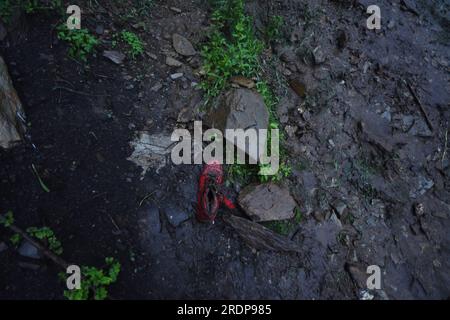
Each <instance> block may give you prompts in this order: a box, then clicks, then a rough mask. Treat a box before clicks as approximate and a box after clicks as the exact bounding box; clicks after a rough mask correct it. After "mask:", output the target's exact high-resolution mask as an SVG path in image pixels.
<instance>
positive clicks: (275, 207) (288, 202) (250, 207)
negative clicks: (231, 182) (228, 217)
mask: <svg viewBox="0 0 450 320" xmlns="http://www.w3.org/2000/svg"><path fill="white" fill-rule="evenodd" d="M238 203H239V205H240V206H241V208H242V209H244V211H245V213H246V214H247V215H248V216H249V217H250V218H251V219H252V220H253V221H257V222H259V221H275V220H286V219H291V218H293V217H294V215H295V212H294V209H295V207H296V205H297V204H296V203H295V200H294V199H293V198H292V197H291V195H290V193H289V190H288V189H287V188H284V187H280V186H278V185H276V184H274V183H265V184H260V185H250V186H248V187H246V188H244V189H243V190H242V191H241V193H240V194H239V197H238Z"/></svg>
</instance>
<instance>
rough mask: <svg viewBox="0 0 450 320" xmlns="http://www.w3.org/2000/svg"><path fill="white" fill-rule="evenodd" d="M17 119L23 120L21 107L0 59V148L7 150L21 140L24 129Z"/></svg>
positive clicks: (3, 63)
mask: <svg viewBox="0 0 450 320" xmlns="http://www.w3.org/2000/svg"><path fill="white" fill-rule="evenodd" d="M19 117H22V118H24V111H23V107H22V104H21V103H20V100H19V97H18V96H17V92H16V90H15V89H14V87H13V84H12V81H11V78H10V77H9V73H8V69H7V67H6V64H5V61H4V60H3V58H2V57H0V147H2V148H5V149H7V148H10V147H12V146H13V145H14V144H16V143H17V142H19V141H20V140H22V134H23V132H24V131H25V127H24V125H23V124H22V122H21V121H20V119H19Z"/></svg>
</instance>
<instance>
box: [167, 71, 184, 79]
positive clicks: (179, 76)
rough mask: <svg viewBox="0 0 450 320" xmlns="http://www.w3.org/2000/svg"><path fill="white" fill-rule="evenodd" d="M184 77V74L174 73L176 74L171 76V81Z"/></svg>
mask: <svg viewBox="0 0 450 320" xmlns="http://www.w3.org/2000/svg"><path fill="white" fill-rule="evenodd" d="M182 76H183V74H182V73H181V72H179V73H174V74H171V75H170V79H172V80H177V79H179V78H181V77H182Z"/></svg>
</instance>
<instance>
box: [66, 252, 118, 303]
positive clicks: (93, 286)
mask: <svg viewBox="0 0 450 320" xmlns="http://www.w3.org/2000/svg"><path fill="white" fill-rule="evenodd" d="M105 263H106V267H107V269H105V270H103V269H98V268H95V267H89V266H82V267H81V274H82V278H81V288H80V289H79V290H65V291H64V296H65V297H66V298H67V299H69V300H88V299H94V300H104V299H106V298H107V297H108V289H107V287H108V286H109V285H111V284H113V283H115V282H116V281H117V277H118V275H119V273H120V263H119V262H118V261H115V260H114V258H111V257H108V258H106V259H105ZM61 278H62V279H63V280H65V279H66V275H65V274H61Z"/></svg>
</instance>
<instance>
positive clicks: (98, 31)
mask: <svg viewBox="0 0 450 320" xmlns="http://www.w3.org/2000/svg"><path fill="white" fill-rule="evenodd" d="M95 33H96V34H98V35H102V34H103V33H105V27H104V26H103V25H101V24H99V25H98V26H96V27H95Z"/></svg>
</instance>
